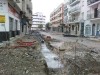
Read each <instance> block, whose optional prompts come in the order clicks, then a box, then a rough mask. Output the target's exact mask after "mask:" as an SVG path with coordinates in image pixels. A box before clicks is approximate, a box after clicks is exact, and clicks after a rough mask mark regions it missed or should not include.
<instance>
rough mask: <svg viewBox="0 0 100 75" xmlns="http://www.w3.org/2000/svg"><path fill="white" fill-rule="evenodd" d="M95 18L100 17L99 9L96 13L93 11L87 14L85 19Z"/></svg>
mask: <svg viewBox="0 0 100 75" xmlns="http://www.w3.org/2000/svg"><path fill="white" fill-rule="evenodd" d="M95 18H100V10H99V11H98V13H97V14H94V13H91V14H87V19H95Z"/></svg>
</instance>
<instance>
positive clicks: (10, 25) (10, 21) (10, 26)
mask: <svg viewBox="0 0 100 75" xmlns="http://www.w3.org/2000/svg"><path fill="white" fill-rule="evenodd" d="M13 22H14V19H13V18H11V17H9V38H11V37H13Z"/></svg>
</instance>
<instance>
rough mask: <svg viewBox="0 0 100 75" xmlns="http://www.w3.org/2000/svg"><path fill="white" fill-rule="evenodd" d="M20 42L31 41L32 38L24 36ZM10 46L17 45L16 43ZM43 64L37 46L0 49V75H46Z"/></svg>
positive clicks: (42, 58) (38, 46)
mask: <svg viewBox="0 0 100 75" xmlns="http://www.w3.org/2000/svg"><path fill="white" fill-rule="evenodd" d="M22 40H24V41H33V40H34V38H32V37H27V36H25V37H23V38H22ZM12 44H13V45H17V44H16V41H14V42H13V43H12ZM12 44H10V45H12ZM44 64H45V61H44V57H43V56H42V53H41V52H40V45H39V44H36V45H35V47H34V46H33V47H21V48H10V47H9V48H0V75H46V73H45V65H44Z"/></svg>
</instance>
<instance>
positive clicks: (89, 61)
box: [50, 42, 100, 75]
mask: <svg viewBox="0 0 100 75" xmlns="http://www.w3.org/2000/svg"><path fill="white" fill-rule="evenodd" d="M60 43H61V42H50V45H52V46H51V47H53V48H52V49H53V52H55V53H56V54H58V55H59V56H60V58H61V60H62V63H63V64H64V71H63V72H64V73H65V74H66V75H100V50H97V49H95V48H88V47H87V46H85V45H82V44H79V43H77V42H63V43H62V44H60ZM54 44H55V45H54ZM59 44H60V46H59V47H58V45H59ZM60 50H61V51H60Z"/></svg>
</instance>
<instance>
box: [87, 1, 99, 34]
mask: <svg viewBox="0 0 100 75" xmlns="http://www.w3.org/2000/svg"><path fill="white" fill-rule="evenodd" d="M87 6H88V7H89V10H88V11H87V16H88V20H89V21H90V24H88V27H89V28H88V31H90V35H91V36H100V0H87ZM88 31H86V32H88Z"/></svg>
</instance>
